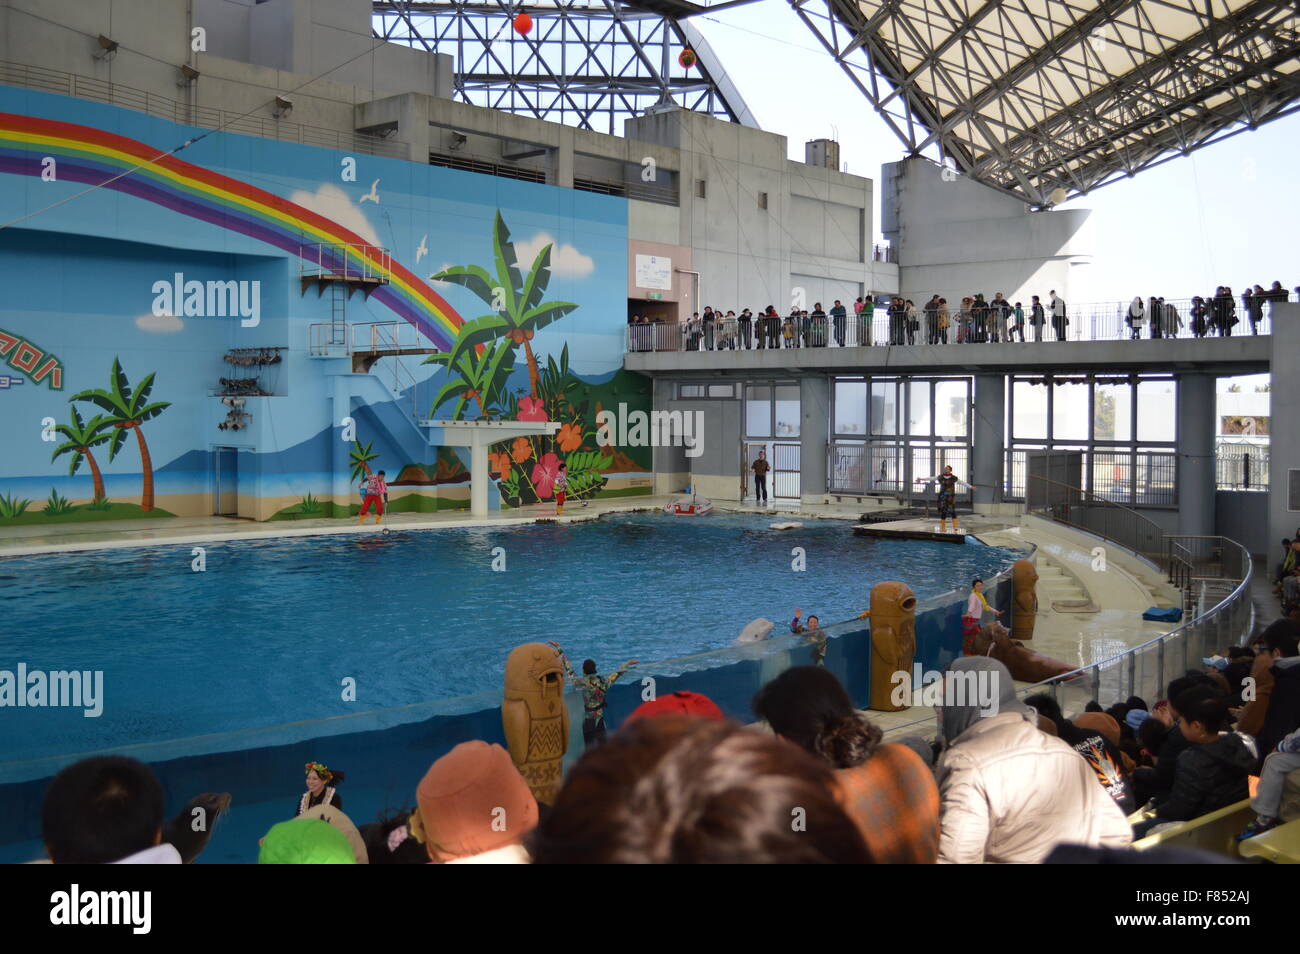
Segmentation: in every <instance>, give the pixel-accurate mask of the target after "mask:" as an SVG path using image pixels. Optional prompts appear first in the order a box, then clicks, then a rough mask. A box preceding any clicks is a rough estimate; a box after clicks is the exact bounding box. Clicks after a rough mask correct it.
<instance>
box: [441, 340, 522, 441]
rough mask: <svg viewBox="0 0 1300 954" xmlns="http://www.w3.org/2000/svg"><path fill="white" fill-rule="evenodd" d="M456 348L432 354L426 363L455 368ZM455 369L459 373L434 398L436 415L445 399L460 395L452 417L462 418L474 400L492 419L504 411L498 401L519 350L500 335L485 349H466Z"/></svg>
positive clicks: (480, 409)
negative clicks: (466, 408)
mask: <svg viewBox="0 0 1300 954" xmlns="http://www.w3.org/2000/svg"><path fill="white" fill-rule="evenodd" d="M451 361H452V352H447V351H444V352H439V353H438V354H431V355H429V357H427V358H425V359H424V363H425V364H440V365H442V366H443V367H445V368H447V370H448V373H449V374H450V372H451V370H452V364H451ZM455 369H456V371H457V372H459V373H457V374H456V375H454V376H452V377H449V378H448V379H447V380H446V381H445V382H443V385H442V387H441V388H439V389H438V394H437V396H436V397H434V399H433V407H432V408H431V409H430V411H429V415H430V416H431V417H432V416H433V414H435V413H436V412H437V410H438V408H439V407H441V406H442V404H443V403H444V402H445V401H449V400H451V399H452V398H458V399H459V400H457V402H456V406H455V407H454V408H453V409H452V412H451V419H452V420H453V421H459V420H460V419H461V417H462V416H463V415H464V413H465V407H466V405H468V404H469V402H470V401H474V402H475V403H476V404H478V411H479V416H480V417H482V418H483V419H484V420H490V419H491V418H492V417H493V416H495V415H497V414H500V413H501V409H500V407H499V404H498V402H500V401H501V399H502V397H503V395H504V392H505V384H506V380H507V379H508V378H509V377H510V374H511V372H513V371H514V369H515V350H514V348H513V347H512V346H511V344H510V342H509V341H508V340H507V339H505V338H499V339H498V340H497V341H495V342H493V343H492V344H491V345H489V346H484V347H483V348H481V349H477V348H471V349H468V350H465V351H462V352H461V354H460V358H459V359H458V361H457V363H456V366H455Z"/></svg>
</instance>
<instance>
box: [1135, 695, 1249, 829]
mask: <svg viewBox="0 0 1300 954" xmlns="http://www.w3.org/2000/svg"><path fill="white" fill-rule="evenodd" d="M1176 705H1177V706H1178V711H1179V712H1180V713H1181V714H1182V722H1181V724H1180V726H1179V729H1180V731H1181V732H1182V734H1183V737H1184V738H1186V739H1187V742H1188V746H1187V748H1186V749H1184V750H1183V752H1181V753H1180V754H1179V756H1178V763H1177V765H1176V767H1175V773H1174V785H1173V790H1172V791H1171V792H1170V793H1169V797H1168V798H1166V799H1164V800H1162V801H1160V802H1157V803H1156V807H1155V818H1154V819H1151V820H1150V821H1148V822H1144V823H1143V824H1142V825H1139V826H1137V829H1136V830H1135V834H1137V833H1138V832H1139V831H1141V832H1142V833H1145V828H1150V827H1151V826H1153V825H1156V824H1159V823H1161V822H1170V821H1190V820H1191V819H1193V818H1200V817H1201V816H1202V815H1208V814H1209V813H1210V812H1217V811H1218V810H1219V809H1220V808H1227V807H1228V806H1229V805H1231V804H1233V803H1234V802H1239V801H1241V800H1243V799H1245V798H1249V797H1250V786H1249V783H1248V777H1249V776H1250V770H1251V768H1252V767H1253V766H1254V764H1255V746H1254V742H1253V740H1251V739H1250V738H1249V736H1243V735H1241V734H1240V733H1238V732H1223V729H1224V727H1225V726H1226V725H1227V717H1228V704H1227V702H1226V701H1225V700H1223V699H1219V698H1211V697H1206V696H1205V695H1203V694H1201V693H1200V691H1199V690H1197V689H1195V688H1193V689H1189V690H1187V691H1186V692H1185V693H1184V694H1183V695H1181V696H1179V697H1178V700H1177V703H1176ZM1220 733H1223V734H1220ZM1144 826H1145V828H1144ZM1138 837H1141V835H1138Z"/></svg>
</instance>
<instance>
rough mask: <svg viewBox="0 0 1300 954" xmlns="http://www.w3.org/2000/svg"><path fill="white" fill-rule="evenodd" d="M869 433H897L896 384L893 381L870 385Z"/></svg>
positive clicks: (875, 382)
mask: <svg viewBox="0 0 1300 954" xmlns="http://www.w3.org/2000/svg"><path fill="white" fill-rule="evenodd" d="M871 433H873V434H897V433H898V384H897V383H896V382H894V381H881V382H877V381H873V382H872V383H871Z"/></svg>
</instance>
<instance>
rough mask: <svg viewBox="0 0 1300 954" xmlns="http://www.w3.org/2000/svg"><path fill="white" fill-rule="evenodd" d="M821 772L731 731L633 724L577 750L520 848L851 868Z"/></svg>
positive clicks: (829, 779)
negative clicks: (550, 804)
mask: <svg viewBox="0 0 1300 954" xmlns="http://www.w3.org/2000/svg"><path fill="white" fill-rule="evenodd" d="M833 783H834V776H833V774H832V771H831V767H830V766H829V765H827V764H826V763H825V762H824V761H821V760H819V759H816V758H814V757H813V756H811V755H809V754H808V753H807V752H804V751H802V750H801V749H800V748H799V747H798V746H796V745H793V744H792V743H790V742H786V741H784V740H782V739H778V738H774V737H773V736H771V735H767V734H765V733H762V732H756V731H754V730H753V729H746V728H742V727H741V726H738V725H736V724H734V723H731V722H718V721H715V720H711V719H696V718H690V717H687V716H664V717H662V718H658V719H636V720H634V721H632V722H629V723H628V724H627V725H625V726H624V727H623V728H622V729H620V730H619V731H618V732H616V733H615V734H614V735H613V736H612V737H611V738H610V740H609V741H608V742H606V743H605V744H604V745H602V746H600V747H599V748H596V749H592V750H590V751H589V752H587V753H586V754H585V755H584V756H583V757H582V760H581V761H580V762H578V764H577V765H575V766H574V767H573V769H572V771H570V772H569V775H568V778H566V779H565V782H564V786H563V787H562V788H561V789H560V794H559V796H558V797H557V798H556V800H555V804H554V806H553V807H552V808H551V811H550V813H549V814H548V815H547V817H546V818H545V819H543V820H542V823H541V824H540V825H539V826H538V827H537V829H536V830H535V831H534V832H533V834H532V837H531V838H530V839H529V845H530V849H531V851H532V856H533V861H534V863H536V864H569V863H578V864H703V863H712V864H772V863H776V864H790V863H794V864H807V863H811V864H827V863H829V864H862V863H867V862H869V861H870V860H871V857H870V855H869V853H868V851H867V847H866V845H865V844H864V843H863V841H862V837H861V835H859V834H858V829H857V826H856V825H854V823H853V821H852V819H850V818H849V816H848V815H847V814H845V812H844V810H843V809H842V808H841V807H840V806H839V804H838V803H837V802H836V800H835V796H834V794H833V789H832V785H833Z"/></svg>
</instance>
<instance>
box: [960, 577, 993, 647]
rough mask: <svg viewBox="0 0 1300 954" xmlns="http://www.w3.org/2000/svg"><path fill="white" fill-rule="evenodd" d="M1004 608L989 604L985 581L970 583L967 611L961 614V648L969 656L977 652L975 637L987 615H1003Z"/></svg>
mask: <svg viewBox="0 0 1300 954" xmlns="http://www.w3.org/2000/svg"><path fill="white" fill-rule="evenodd" d="M1001 615H1002V610H996V609H994V608H993V607H992V606H989V601H988V599H987V598H986V597H985V596H984V581H983V580H975V581H974V582H973V583H971V585H970V598H969V599H967V600H966V611H965V612H964V613H962V616H961V648H962V652H963V653H965V654H966V655H967V656H973V655H974V654H975V637H976V636H978V635H979V631H980V624H981V623H983V622H984V617H985V616H990V617H993V616H1001Z"/></svg>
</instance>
